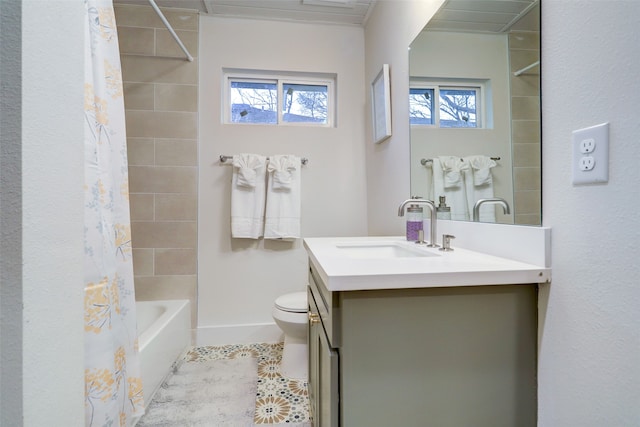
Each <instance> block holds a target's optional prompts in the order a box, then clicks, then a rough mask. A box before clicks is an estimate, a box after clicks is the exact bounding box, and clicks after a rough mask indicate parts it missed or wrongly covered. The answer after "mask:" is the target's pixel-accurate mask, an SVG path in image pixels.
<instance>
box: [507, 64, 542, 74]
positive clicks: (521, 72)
mask: <svg viewBox="0 0 640 427" xmlns="http://www.w3.org/2000/svg"><path fill="white" fill-rule="evenodd" d="M538 65H540V61H536V62H534V63H533V64H531V65H527V66H526V67H524V68H521V69H520V70H518V71H515V72H514V73H513V75H514V76H516V77H518V76H519V75H520V74H523V73H525V72H527V71H529V70H530V69H532V68H533V67H536V66H538Z"/></svg>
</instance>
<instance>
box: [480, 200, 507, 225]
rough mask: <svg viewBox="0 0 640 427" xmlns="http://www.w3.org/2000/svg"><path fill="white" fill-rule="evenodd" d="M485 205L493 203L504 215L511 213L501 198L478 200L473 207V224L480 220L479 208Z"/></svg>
mask: <svg viewBox="0 0 640 427" xmlns="http://www.w3.org/2000/svg"><path fill="white" fill-rule="evenodd" d="M485 203H494V204H497V205H501V206H502V209H503V211H504V213H505V214H510V213H511V211H510V210H509V204H508V203H507V201H506V200H505V199H503V198H500V197H492V198H489V199H478V201H477V202H476V204H475V205H474V206H473V220H474V221H475V222H478V220H479V219H480V206H482V205H484V204H485Z"/></svg>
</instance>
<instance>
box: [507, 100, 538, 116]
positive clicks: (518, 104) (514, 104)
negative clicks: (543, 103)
mask: <svg viewBox="0 0 640 427" xmlns="http://www.w3.org/2000/svg"><path fill="white" fill-rule="evenodd" d="M511 119H512V120H540V97H539V96H512V97H511Z"/></svg>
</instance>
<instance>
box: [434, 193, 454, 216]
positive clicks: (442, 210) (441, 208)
mask: <svg viewBox="0 0 640 427" xmlns="http://www.w3.org/2000/svg"><path fill="white" fill-rule="evenodd" d="M445 199H446V197H445V196H440V204H439V205H438V207H437V208H436V213H437V216H438V219H451V208H450V207H449V206H447V203H446V201H445Z"/></svg>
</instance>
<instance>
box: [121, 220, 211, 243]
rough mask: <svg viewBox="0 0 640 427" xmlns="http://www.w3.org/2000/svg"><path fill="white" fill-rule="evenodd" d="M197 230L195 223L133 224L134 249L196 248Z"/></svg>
mask: <svg viewBox="0 0 640 427" xmlns="http://www.w3.org/2000/svg"><path fill="white" fill-rule="evenodd" d="M197 228H198V227H197V224H196V222H195V221H182V222H170V221H165V222H132V223H131V236H132V242H133V247H135V248H178V249H183V248H196V245H197Z"/></svg>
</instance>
